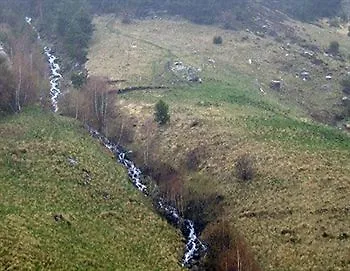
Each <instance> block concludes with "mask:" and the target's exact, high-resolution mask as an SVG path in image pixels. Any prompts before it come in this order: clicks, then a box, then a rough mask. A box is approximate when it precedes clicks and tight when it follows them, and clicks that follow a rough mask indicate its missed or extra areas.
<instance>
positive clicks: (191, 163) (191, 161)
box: [185, 147, 205, 171]
mask: <svg viewBox="0 0 350 271" xmlns="http://www.w3.org/2000/svg"><path fill="white" fill-rule="evenodd" d="M204 156H205V149H204V148H201V147H198V148H195V149H193V150H191V151H190V152H189V153H187V155H186V158H185V165H186V168H187V169H188V170H193V171H195V170H198V168H199V166H200V164H201V161H202V160H203V157H204Z"/></svg>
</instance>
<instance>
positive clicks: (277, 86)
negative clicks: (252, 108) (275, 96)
mask: <svg viewBox="0 0 350 271" xmlns="http://www.w3.org/2000/svg"><path fill="white" fill-rule="evenodd" d="M270 88H272V89H274V90H281V89H282V80H272V81H271V82H270Z"/></svg>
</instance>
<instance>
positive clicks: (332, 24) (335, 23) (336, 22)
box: [329, 18, 340, 27]
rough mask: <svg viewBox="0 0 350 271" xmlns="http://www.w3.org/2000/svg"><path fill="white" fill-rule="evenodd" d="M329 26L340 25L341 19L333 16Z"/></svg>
mask: <svg viewBox="0 0 350 271" xmlns="http://www.w3.org/2000/svg"><path fill="white" fill-rule="evenodd" d="M329 26H330V27H340V21H339V18H332V19H330V20H329Z"/></svg>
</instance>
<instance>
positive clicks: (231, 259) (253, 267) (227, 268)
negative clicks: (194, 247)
mask: <svg viewBox="0 0 350 271" xmlns="http://www.w3.org/2000/svg"><path fill="white" fill-rule="evenodd" d="M203 235H204V238H205V240H206V242H207V243H208V244H209V251H208V254H207V257H206V259H205V262H204V267H205V270H212V271H214V270H215V271H259V270H261V269H260V267H259V266H258V265H257V264H256V263H255V260H254V257H253V254H252V253H251V251H250V250H249V248H248V246H247V244H246V242H245V241H244V239H243V237H242V236H241V235H240V234H239V233H238V232H237V231H235V230H234V229H232V228H231V225H230V224H229V223H228V222H226V221H224V220H221V221H218V222H217V223H213V224H212V225H210V226H209V227H208V228H207V229H206V231H205V232H204V234H203Z"/></svg>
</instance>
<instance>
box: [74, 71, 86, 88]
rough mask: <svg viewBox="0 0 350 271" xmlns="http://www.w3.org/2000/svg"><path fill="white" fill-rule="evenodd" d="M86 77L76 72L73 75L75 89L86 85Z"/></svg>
mask: <svg viewBox="0 0 350 271" xmlns="http://www.w3.org/2000/svg"><path fill="white" fill-rule="evenodd" d="M86 79H87V78H86V75H85V74H84V73H82V72H79V73H77V72H75V73H73V74H72V75H71V77H70V80H71V81H72V85H73V87H74V88H76V89H79V88H81V87H82V86H83V85H84V84H85V83H86Z"/></svg>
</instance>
